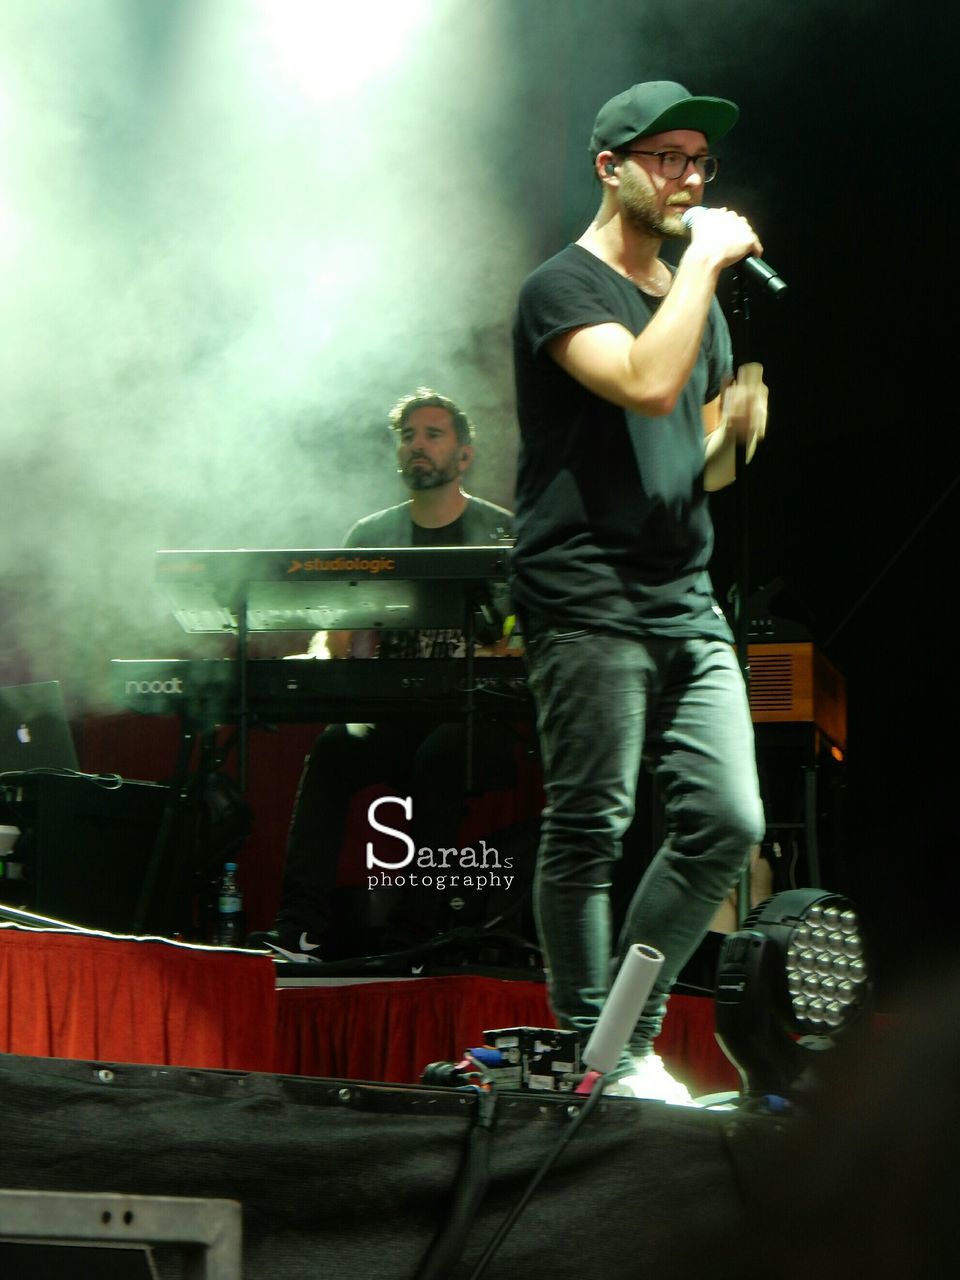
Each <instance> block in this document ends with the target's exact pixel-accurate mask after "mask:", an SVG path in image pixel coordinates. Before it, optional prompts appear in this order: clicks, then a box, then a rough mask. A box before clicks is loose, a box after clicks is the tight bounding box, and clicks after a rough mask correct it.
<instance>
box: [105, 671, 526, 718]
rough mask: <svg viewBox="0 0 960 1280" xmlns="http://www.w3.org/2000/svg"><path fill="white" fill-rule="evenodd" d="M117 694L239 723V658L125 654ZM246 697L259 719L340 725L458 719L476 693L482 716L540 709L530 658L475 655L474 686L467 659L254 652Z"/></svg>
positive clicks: (132, 703)
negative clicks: (420, 717)
mask: <svg viewBox="0 0 960 1280" xmlns="http://www.w3.org/2000/svg"><path fill="white" fill-rule="evenodd" d="M110 669H111V685H112V689H113V693H114V697H115V698H116V700H117V701H118V703H119V704H120V705H121V706H124V707H126V708H128V709H129V710H131V711H138V712H140V713H142V714H147V715H182V716H184V717H185V718H186V719H188V720H196V721H200V722H203V723H206V724H214V723H219V724H230V723H233V722H234V720H235V718H236V716H237V711H238V688H237V684H238V675H239V671H238V664H237V663H236V662H233V661H231V660H229V659H227V658H214V659H203V658H201V659H176V658H158V659H124V658H115V659H114V660H113V661H112V662H111V663H110ZM246 677H247V679H246V697H247V705H248V707H249V711H250V713H251V716H252V719H253V722H254V723H256V722H257V721H261V722H268V723H282V722H287V723H305V724H309V723H314V722H317V723H341V722H344V721H346V722H350V721H365V720H370V721H373V720H377V719H380V720H384V719H391V718H397V717H404V716H409V715H417V714H424V715H430V716H436V715H440V716H446V717H450V718H451V719H453V718H457V716H459V715H460V714H461V713H463V712H464V711H465V709H466V700H467V695H468V693H469V692H471V690H472V694H473V703H474V707H475V709H476V710H477V711H478V712H480V713H481V714H483V715H484V716H491V715H497V714H502V715H504V716H508V717H509V718H512V719H526V718H528V717H530V716H531V715H532V702H531V700H530V697H529V694H528V692H527V687H526V668H525V666H524V663H523V659H522V658H516V657H507V658H475V659H474V663H473V683H472V686H470V687H469V688H468V685H467V664H466V661H465V660H464V659H463V658H411V659H406V658H395V659H387V658H384V659H379V658H370V659H352V660H348V661H344V662H337V661H334V660H329V661H317V660H314V659H309V658H304V659H291V658H252V659H250V660H249V661H248V662H247V664H246Z"/></svg>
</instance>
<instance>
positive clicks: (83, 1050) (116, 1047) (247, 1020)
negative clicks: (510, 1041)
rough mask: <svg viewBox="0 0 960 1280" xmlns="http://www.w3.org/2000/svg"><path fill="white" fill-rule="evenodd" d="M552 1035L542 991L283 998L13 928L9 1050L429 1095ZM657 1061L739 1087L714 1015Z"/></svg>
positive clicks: (251, 961) (668, 1031)
mask: <svg viewBox="0 0 960 1280" xmlns="http://www.w3.org/2000/svg"><path fill="white" fill-rule="evenodd" d="M552 1025H553V1019H552V1016H551V1014H550V1011H549V1008H548V1005H547V997H546V989H545V988H544V986H543V985H542V984H541V983H537V982H522V981H506V980H504V979H500V978H489V977H477V976H471V975H464V976H459V975H451V976H449V977H442V978H413V979H406V980H396V979H395V980H392V981H386V982H356V981H349V982H344V983H337V984H334V985H329V986H311V987H287V988H284V989H282V990H281V991H279V992H277V991H276V989H275V969H274V965H273V962H272V961H271V960H269V959H268V958H267V957H265V956H258V955H243V954H238V953H236V952H230V951H216V950H209V951H205V950H191V949H187V948H183V947H176V946H171V945H168V944H165V943H162V942H127V941H121V940H117V939H112V938H95V937H87V936H82V935H75V934H57V933H30V932H25V931H22V930H16V929H3V928H0V1051H2V1052H6V1053H17V1054H23V1055H27V1056H37V1057H55V1058H83V1059H92V1060H94V1061H101V1062H139V1063H154V1064H158V1065H167V1066H188V1067H198V1068H226V1069H230V1070H237V1071H267V1072H279V1073H282V1074H289V1075H311V1076H326V1077H332V1078H334V1079H346V1080H382V1081H390V1082H393V1083H401V1084H413V1083H416V1082H417V1081H418V1080H419V1078H420V1074H421V1072H422V1071H423V1068H424V1067H425V1066H426V1065H427V1064H428V1063H430V1062H438V1061H450V1060H457V1059H459V1058H460V1057H461V1056H462V1054H463V1051H464V1050H465V1049H467V1048H471V1047H473V1046H475V1045H478V1044H481V1043H482V1040H483V1032H484V1031H486V1030H488V1029H490V1028H495V1027H512V1026H533V1027H549V1026H552ZM657 1047H658V1049H659V1051H660V1052H661V1053H662V1055H663V1057H664V1059H665V1060H666V1061H667V1063H668V1064H669V1065H670V1066H671V1067H672V1068H673V1069H675V1070H676V1071H677V1072H678V1073H679V1074H680V1075H681V1076H683V1078H684V1079H686V1080H687V1082H688V1083H689V1084H690V1086H691V1088H692V1089H693V1091H694V1092H695V1093H707V1092H713V1091H718V1090H722V1089H731V1088H734V1087H736V1083H737V1081H736V1073H735V1072H734V1070H733V1068H732V1067H731V1066H730V1065H729V1064H728V1063H727V1061H726V1059H725V1058H724V1057H723V1055H722V1053H721V1052H720V1050H719V1048H718V1047H717V1044H716V1041H715V1040H714V1036H713V1003H712V1001H709V1000H704V999H696V998H693V997H689V996H674V997H673V999H672V1000H671V1002H670V1013H669V1015H668V1017H667V1021H666V1024H665V1026H664V1031H663V1034H662V1036H661V1037H660V1040H659V1041H658V1046H657Z"/></svg>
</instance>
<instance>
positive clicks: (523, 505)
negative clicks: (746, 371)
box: [512, 245, 731, 639]
mask: <svg viewBox="0 0 960 1280" xmlns="http://www.w3.org/2000/svg"><path fill="white" fill-rule="evenodd" d="M658 301H659V300H658V299H656V298H651V297H648V296H647V295H646V294H645V293H643V292H642V290H640V289H639V288H638V287H637V286H636V285H635V284H633V283H632V282H631V281H630V280H627V279H625V278H624V277H623V276H621V275H620V274H619V273H618V272H616V271H614V270H613V268H612V267H610V266H608V265H607V263H605V262H603V261H602V260H601V259H600V258H597V257H596V256H595V255H594V254H592V253H590V252H589V251H588V250H586V249H584V248H582V247H581V246H580V245H568V246H567V248H565V249H563V250H561V252H560V253H558V254H556V255H555V257H553V258H550V259H549V260H548V261H547V262H545V263H544V264H543V265H542V266H540V267H538V269H537V270H536V271H534V272H533V274H532V275H531V276H530V277H529V278H528V279H527V281H526V283H525V284H524V286H523V289H522V291H521V294H520V301H519V306H518V309H517V315H516V318H515V321H514V360H515V372H516V385H517V412H518V416H519V420H520V432H521V448H520V461H519V473H518V478H517V492H516V526H515V527H516V546H515V548H514V552H513V556H512V572H513V582H512V589H513V596H514V600H515V602H516V603H517V605H519V606H520V608H521V610H522V611H525V612H526V613H527V614H528V615H529V616H530V617H531V618H532V619H539V620H541V621H542V622H544V623H549V624H553V625H557V624H559V625H561V626H571V627H580V626H583V627H590V628H592V629H596V630H600V631H613V632H619V633H627V634H630V635H637V634H640V635H663V636H676V637H684V636H723V637H724V638H725V639H730V638H731V637H730V630H729V628H728V626H727V624H726V620H725V619H724V617H723V614H722V612H721V610H720V609H719V607H718V606H717V604H716V602H715V600H714V598H713V589H712V586H711V583H710V577H709V574H708V572H707V565H708V563H709V559H710V553H711V551H712V548H713V525H712V523H711V520H710V512H709V509H708V506H707V497H706V494H705V492H704V488H703V463H704V434H703V419H702V416H701V408H702V406H703V405H704V404H705V403H707V402H708V401H710V400H713V399H714V398H715V397H716V396H717V395H719V393H720V390H721V387H722V384H723V380H724V378H725V377H727V376H728V375H729V373H730V370H731V352H730V335H729V332H728V330H727V325H726V321H725V320H724V318H723V314H722V312H721V310H720V308H719V306H718V304H717V302H716V299H714V302H713V304H712V306H711V309H710V315H709V319H708V322H707V325H706V328H705V331H704V337H703V342H702V343H701V347H700V352H699V354H698V356H697V360H696V364H695V366H694V369H693V372H692V373H691V376H690V378H689V380H688V382H687V385H686V386H685V387H684V389H683V392H682V394H681V396H680V399H679V401H678V402H677V405H676V407H675V409H674V410H673V412H672V413H670V414H669V415H667V416H666V417H660V418H645V417H643V416H642V415H640V414H638V413H634V412H632V411H631V410H625V409H621V408H619V407H618V406H617V405H614V404H611V403H610V402H609V401H607V400H603V399H601V398H600V397H599V396H596V395H594V394H593V392H591V391H588V390H587V388H586V387H584V386H583V385H582V384H581V383H579V382H577V381H576V379H575V378H572V377H571V376H570V375H569V374H567V373H566V372H564V370H563V369H561V368H560V366H559V365H558V364H557V363H556V361H555V360H553V358H552V357H551V356H550V355H549V354H548V352H547V350H546V345H547V343H549V341H550V340H551V339H552V338H555V337H557V336H558V335H559V334H561V333H566V332H568V331H569V330H571V329H576V328H579V327H581V326H583V325H595V324H606V323H609V322H614V323H619V324H622V325H624V326H625V327H626V328H627V329H628V330H629V331H630V332H631V333H633V334H638V333H640V332H641V331H642V330H643V328H644V327H645V326H646V325H647V324H648V323H649V321H650V319H651V318H652V316H653V315H654V313H655V309H656V306H657V305H658Z"/></svg>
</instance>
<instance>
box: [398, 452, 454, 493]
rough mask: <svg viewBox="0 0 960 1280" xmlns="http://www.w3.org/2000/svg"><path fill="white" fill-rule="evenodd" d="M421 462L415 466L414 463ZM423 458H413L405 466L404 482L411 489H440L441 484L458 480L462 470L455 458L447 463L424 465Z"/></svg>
mask: <svg viewBox="0 0 960 1280" xmlns="http://www.w3.org/2000/svg"><path fill="white" fill-rule="evenodd" d="M415 462H419V463H421V465H420V466H414V465H413V463H415ZM423 462H424V459H422V458H411V459H410V461H409V462H408V463H407V465H406V466H405V467H403V469H402V470H403V482H404V484H405V485H406V486H407V488H408V489H410V490H423V489H439V488H440V487H441V485H445V484H450V483H451V482H452V481H454V480H458V479H459V477H460V472H459V471H458V469H457V464H456V462H455V461H454V460H453V459H450V461H449V462H446V463H435V464H430V465H427V466H423V465H422V463H423Z"/></svg>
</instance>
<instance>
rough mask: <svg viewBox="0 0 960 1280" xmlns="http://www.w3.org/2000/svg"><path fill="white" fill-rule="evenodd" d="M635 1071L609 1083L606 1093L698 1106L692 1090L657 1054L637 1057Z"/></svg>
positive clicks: (677, 1105) (634, 1065) (676, 1105)
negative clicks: (691, 1093)
mask: <svg viewBox="0 0 960 1280" xmlns="http://www.w3.org/2000/svg"><path fill="white" fill-rule="evenodd" d="M633 1067H634V1069H633V1071H631V1072H630V1074H629V1075H626V1076H621V1077H620V1079H619V1080H616V1081H615V1082H614V1083H613V1084H610V1085H607V1087H606V1088H605V1089H604V1093H605V1094H607V1095H609V1096H610V1097H614V1098H645V1099H647V1100H648V1101H655V1102H668V1103H670V1104H671V1105H672V1106H675V1107H695V1106H696V1105H697V1103H695V1102H694V1100H693V1098H692V1097H691V1096H690V1090H689V1089H688V1088H687V1086H686V1085H685V1084H682V1083H681V1082H680V1081H679V1080H674V1078H673V1076H672V1075H671V1074H670V1072H669V1071H668V1070H667V1068H666V1067H665V1066H664V1065H663V1059H662V1058H661V1057H660V1056H659V1055H658V1054H656V1053H650V1054H647V1056H646V1057H644V1058H634V1060H633Z"/></svg>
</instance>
